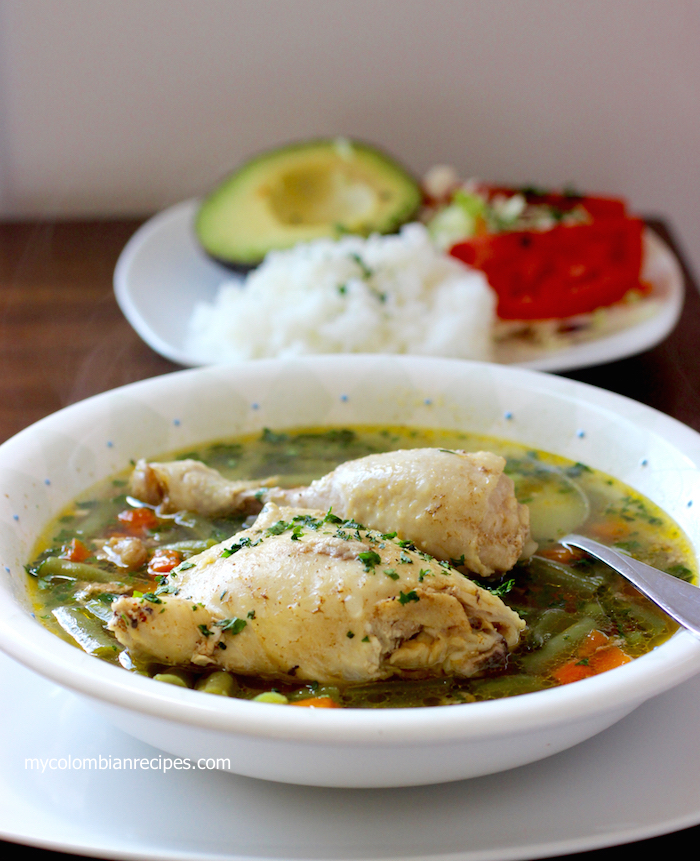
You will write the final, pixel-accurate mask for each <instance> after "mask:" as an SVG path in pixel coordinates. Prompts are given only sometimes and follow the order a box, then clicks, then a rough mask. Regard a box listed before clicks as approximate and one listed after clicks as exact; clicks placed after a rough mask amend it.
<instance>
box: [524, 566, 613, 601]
mask: <svg viewBox="0 0 700 861" xmlns="http://www.w3.org/2000/svg"><path fill="white" fill-rule="evenodd" d="M530 568H531V571H532V572H533V575H534V576H535V577H537V578H538V579H540V580H543V581H545V582H547V583H549V584H551V585H553V586H561V587H562V588H564V589H570V590H571V591H572V592H575V593H576V594H577V595H580V596H581V597H582V598H590V597H591V596H593V595H595V593H596V592H597V591H598V589H600V587H601V586H602V585H603V583H604V582H605V578H604V577H603V576H601V575H600V574H583V573H582V572H580V571H576V570H574V569H572V568H567V567H566V565H560V564H559V563H558V562H553V561H552V560H551V559H543V558H542V557H540V556H533V558H532V561H531V562H530Z"/></svg>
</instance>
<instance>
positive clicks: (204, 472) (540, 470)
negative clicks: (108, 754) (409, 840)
mask: <svg viewBox="0 0 700 861" xmlns="http://www.w3.org/2000/svg"><path fill="white" fill-rule="evenodd" d="M572 530H576V531H577V532H579V533H581V534H584V535H589V536H591V537H594V538H596V539H598V540H600V541H603V542H604V543H608V544H611V545H614V546H615V547H617V548H619V549H622V550H625V551H627V552H629V553H630V554H632V555H633V556H634V557H636V558H638V559H641V560H642V561H645V562H647V563H648V564H651V565H654V566H655V567H658V568H661V569H662V570H665V571H668V572H670V573H672V574H675V575H676V576H680V577H683V578H685V579H689V580H692V579H694V577H695V574H696V563H695V559H694V557H693V554H692V551H691V549H690V546H689V544H688V541H687V539H686V538H685V536H684V535H683V533H682V532H681V530H680V529H679V527H678V526H677V525H676V524H675V523H674V522H673V521H672V520H671V519H670V518H669V517H668V516H667V515H665V514H664V513H663V512H662V511H661V510H660V509H659V508H658V507H657V506H655V505H654V504H652V503H651V502H650V501H649V500H647V499H645V498H643V497H641V496H640V495H639V494H637V493H635V492H634V491H632V490H631V489H630V488H628V487H626V486H624V485H623V484H621V483H620V482H618V481H616V480H614V479H612V478H610V477H608V476H606V475H602V474H600V473H598V472H596V471H595V470H592V469H590V468H589V467H587V466H585V465H583V464H579V463H572V462H569V461H565V460H563V459H561V458H558V457H555V456H552V455H548V454H546V453H543V452H538V451H531V450H528V449H526V448H524V447H522V446H519V445H516V444H513V443H508V442H504V441H501V440H495V439H490V438H489V439H485V438H481V437H474V436H472V435H469V434H462V433H455V432H443V431H436V430H415V429H405V428H388V429H386V428H385V429H379V428H364V427H363V428H338V429H330V430H328V429H319V430H315V429H310V430H309V429H301V430H296V431H285V432H276V431H272V430H269V429H268V430H265V431H263V432H262V433H260V434H256V435H255V436H254V437H247V438H243V439H236V440H233V441H225V442H220V443H216V444H213V445H210V446H207V447H205V448H203V449H202V450H201V451H196V452H180V453H178V454H176V455H174V456H171V457H167V458H162V459H159V460H158V461H140V462H139V463H137V464H134V465H133V468H132V469H130V470H129V471H128V472H127V473H125V474H124V475H121V476H118V477H116V478H114V479H113V480H112V481H111V482H109V483H108V484H106V485H104V486H102V487H100V488H98V489H96V490H95V492H94V493H93V494H91V495H90V496H89V497H86V498H82V499H80V500H78V501H76V502H75V504H74V505H72V506H71V507H70V508H69V510H67V511H66V512H65V513H64V514H63V515H62V517H61V518H59V519H58V520H57V521H56V522H55V523H53V524H52V525H51V527H50V528H49V530H48V531H47V533H46V535H45V538H44V540H43V542H42V544H41V546H40V547H38V548H37V551H36V555H35V558H34V559H33V560H32V562H31V563H30V564H29V565H28V566H27V570H28V572H29V575H30V583H31V588H32V594H33V598H34V601H35V604H36V613H37V617H38V618H39V619H40V620H41V621H42V622H43V623H44V624H45V625H46V626H47V627H48V628H50V629H51V630H52V631H54V632H55V633H56V634H58V635H59V636H61V637H63V638H64V639H66V640H68V641H69V642H71V643H73V644H75V645H76V646H78V647H80V648H82V649H84V650H85V651H87V652H89V653H90V654H93V655H95V656H97V657H99V658H102V659H104V660H108V661H113V662H116V663H119V664H121V665H122V666H123V667H125V668H126V669H128V670H131V671H133V672H138V673H142V674H146V675H149V676H152V677H153V678H155V679H158V680H160V681H164V682H170V683H172V684H177V685H182V686H186V687H193V688H196V689H198V690H202V691H206V692H210V693H217V694H222V695H227V696H235V697H241V698H245V699H256V700H259V701H260V700H262V701H269V702H279V703H289V704H297V705H306V706H311V707H330V708H334V707H354V708H375V707H387V706H388V707H405V706H426V705H444V704H453V703H466V702H474V701H478V700H484V699H493V698H497V697H504V696H513V695H516V694H519V693H525V692H532V691H537V690H541V689H543V688H547V687H552V686H556V685H559V684H565V683H568V682H573V681H577V680H579V679H582V678H585V677H586V676H589V675H593V674H596V673H599V672H602V671H604V670H607V669H611V668H613V667H615V666H619V665H620V664H623V663H626V662H627V661H630V660H633V659H634V658H636V657H638V656H639V655H642V654H644V653H645V652H647V651H649V650H650V649H653V648H654V647H655V646H656V645H658V644H659V643H661V642H663V641H664V640H665V639H667V638H668V637H669V636H670V635H671V634H672V633H673V631H674V630H675V629H676V625H675V623H673V622H672V621H671V620H670V619H669V618H668V617H667V616H666V615H665V614H664V613H663V612H662V611H661V610H659V609H658V608H656V607H655V606H654V605H652V604H651V602H649V601H648V600H647V599H646V598H644V597H643V596H642V595H640V594H639V593H638V592H637V591H636V590H635V589H634V588H633V587H632V586H630V585H629V584H628V583H627V582H626V581H624V580H623V579H622V578H621V577H619V575H617V574H615V573H614V572H612V571H610V570H609V569H608V568H607V567H606V566H605V565H603V564H601V563H599V562H597V561H595V560H593V559H591V558H590V557H588V556H586V555H585V553H583V552H582V551H578V550H573V549H570V548H568V547H565V546H563V545H561V544H559V543H558V539H560V538H562V537H563V536H564V535H566V534H567V533H568V532H570V531H572Z"/></svg>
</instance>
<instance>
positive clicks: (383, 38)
mask: <svg viewBox="0 0 700 861" xmlns="http://www.w3.org/2000/svg"><path fill="white" fill-rule="evenodd" d="M699 91H700V0H0V214H4V215H10V216H22V215H36V214H40V215H47V216H51V215H54V214H71V215H72V214H86V213H89V214H92V213H100V214H101V213H108V214H109V213H138V214H141V213H148V212H151V211H154V210H157V209H159V208H162V207H163V206H166V205H168V204H170V203H173V202H175V201H177V200H180V199H182V198H184V197H188V196H191V195H196V194H199V193H201V192H202V191H204V190H206V189H207V188H208V187H209V186H210V184H211V183H213V182H214V181H216V180H217V179H218V178H219V177H220V176H221V175H222V174H223V173H225V172H226V171H227V170H228V169H229V168H230V167H232V166H233V165H234V164H235V163H236V162H237V161H239V160H240V159H241V158H243V157H244V156H245V155H246V154H248V153H250V152H252V151H255V150H258V149H261V148H266V147H269V146H273V145H275V144H279V143H283V142H286V141H288V140H291V139H295V138H304V137H309V136H315V135H334V134H337V133H342V134H346V135H354V136H357V137H361V138H365V139H368V140H371V141H374V142H376V143H379V144H381V145H383V146H385V147H386V148H388V149H389V150H391V151H392V152H393V153H394V154H395V155H397V156H398V157H399V158H400V159H401V160H403V161H404V162H405V163H406V164H407V165H408V166H409V167H410V168H412V169H413V170H414V171H417V172H421V171H423V170H425V169H426V168H427V167H428V166H429V165H430V164H432V163H434V162H437V161H439V162H445V161H446V162H451V163H454V164H455V165H456V166H457V167H458V168H459V169H460V170H461V171H462V172H464V173H465V174H469V175H476V176H481V177H483V178H485V179H492V180H502V181H504V182H513V183H525V182H533V183H538V184H552V185H557V184H563V183H567V182H574V183H575V184H576V185H577V186H579V187H581V188H587V189H591V190H601V191H607V192H611V193H616V194H622V195H625V196H627V197H628V198H629V200H630V201H631V203H632V205H633V207H634V208H635V209H636V210H637V211H639V212H641V213H643V214H659V215H661V216H664V217H666V218H668V219H669V220H670V222H671V225H672V227H673V228H674V230H675V231H676V234H677V235H678V236H679V237H680V238H681V240H682V242H683V245H684V249H685V251H686V253H687V255H688V256H689V257H690V258H691V259H692V261H693V263H694V266H695V269H696V272H700V218H699V217H698V216H699V215H700V207H699V206H698V202H697V201H698V195H699V194H700V170H699V168H698V154H699V153H700V92H699Z"/></svg>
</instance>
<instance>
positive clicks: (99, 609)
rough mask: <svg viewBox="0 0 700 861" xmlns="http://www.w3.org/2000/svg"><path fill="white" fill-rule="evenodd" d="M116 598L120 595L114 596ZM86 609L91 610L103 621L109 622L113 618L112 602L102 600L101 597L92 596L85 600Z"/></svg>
mask: <svg viewBox="0 0 700 861" xmlns="http://www.w3.org/2000/svg"><path fill="white" fill-rule="evenodd" d="M114 597H115V598H116V597H118V596H116V595H115V596H114ZM85 609H86V610H89V611H90V612H91V613H92V615H93V616H96V617H97V618H98V619H100V620H101V621H102V622H109V620H110V619H111V618H112V607H111V605H110V604H106V603H105V602H104V601H100V600H99V598H91V599H90V600H89V601H86V602H85Z"/></svg>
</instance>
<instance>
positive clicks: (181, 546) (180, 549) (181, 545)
mask: <svg viewBox="0 0 700 861" xmlns="http://www.w3.org/2000/svg"><path fill="white" fill-rule="evenodd" d="M215 544H217V542H216V541H215V540H214V539H213V538H206V539H196V538H193V539H191V540H184V541H173V542H171V543H170V544H162V545H161V549H162V550H175V551H176V552H177V553H182V554H183V556H186V557H188V556H196V555H197V553H203V552H204V551H205V550H208V549H209V548H210V547H213V546H214V545H215Z"/></svg>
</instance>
